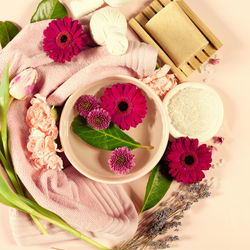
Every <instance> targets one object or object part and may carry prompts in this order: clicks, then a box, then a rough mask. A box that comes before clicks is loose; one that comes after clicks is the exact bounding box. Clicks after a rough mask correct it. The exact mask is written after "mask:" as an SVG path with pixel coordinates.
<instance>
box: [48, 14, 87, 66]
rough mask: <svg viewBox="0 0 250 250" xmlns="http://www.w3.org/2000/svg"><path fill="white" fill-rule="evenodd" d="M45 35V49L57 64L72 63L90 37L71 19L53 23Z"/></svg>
mask: <svg viewBox="0 0 250 250" xmlns="http://www.w3.org/2000/svg"><path fill="white" fill-rule="evenodd" d="M43 34H44V36H45V38H44V40H43V49H44V51H45V52H47V54H48V55H49V57H50V58H52V59H53V60H54V61H55V62H63V63H64V62H65V61H71V58H72V57H73V56H75V55H78V54H79V53H80V52H81V50H82V49H83V47H84V46H86V45H87V41H88V35H87V34H84V33H83V30H82V26H81V24H79V23H78V21H77V20H75V21H72V19H71V18H69V17H64V18H63V20H61V19H60V18H58V19H57V20H53V21H51V22H50V23H49V26H48V27H47V28H46V29H45V30H44V32H43Z"/></svg>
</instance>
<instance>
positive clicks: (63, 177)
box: [0, 21, 157, 245]
mask: <svg viewBox="0 0 250 250" xmlns="http://www.w3.org/2000/svg"><path fill="white" fill-rule="evenodd" d="M48 22H49V21H42V22H38V23H34V24H30V25H28V26H26V27H25V28H24V29H23V30H22V31H21V32H20V33H19V34H18V35H17V36H16V37H15V38H14V39H13V40H12V41H11V42H10V43H9V44H8V45H7V46H6V47H5V48H4V49H3V50H2V51H1V52H0V76H2V73H3V70H4V67H5V65H6V63H7V62H8V61H10V76H12V77H13V76H14V75H16V74H17V73H19V72H21V71H22V70H24V69H26V68H28V67H33V68H35V69H36V70H37V71H38V74H39V79H38V83H37V92H39V93H40V94H42V95H44V96H46V97H47V100H48V102H49V104H51V105H61V104H63V103H64V101H65V100H66V99H67V98H68V97H69V96H70V95H71V94H72V93H73V92H74V91H75V90H77V89H78V88H80V87H82V86H84V85H86V84H91V82H94V81H96V80H100V79H102V78H104V77H107V76H111V75H114V74H126V75H131V76H134V77H143V76H145V75H148V74H151V73H152V72H153V71H154V68H155V65H156V59H157V50H156V49H155V48H154V47H152V46H150V45H146V44H144V43H139V42H130V44H129V49H128V51H127V53H126V54H125V55H123V56H112V55H110V54H109V53H108V52H107V50H106V49H105V48H104V47H96V48H89V49H86V50H85V51H83V52H81V53H80V54H79V55H78V56H77V57H74V58H73V59H72V62H66V63H65V64H60V63H55V62H54V61H52V60H51V59H50V58H49V57H48V56H46V54H45V53H44V52H43V49H42V38H43V30H44V29H45V28H46V26H47V25H48ZM28 105H29V100H26V101H14V102H13V103H12V105H11V107H10V110H9V113H8V127H9V134H10V151H11V155H12V159H13V163H14V167H15V170H16V172H17V174H18V176H19V178H20V179H21V181H22V183H23V184H24V185H25V187H26V188H27V189H28V190H29V192H30V193H31V195H32V196H33V197H34V199H35V200H36V201H37V202H38V203H39V204H40V205H41V206H43V207H45V208H47V209H48V210H51V211H52V212H54V213H56V214H58V215H59V216H61V217H62V218H63V219H64V220H65V221H66V222H67V223H69V224H70V225H71V226H72V227H74V228H76V229H77V230H79V231H81V232H82V233H85V234H87V235H90V234H91V235H92V236H96V237H102V238H107V239H114V240H123V239H127V238H129V237H131V236H132V235H133V234H134V232H135V231H136V229H137V223H138V222H137V213H136V210H135V207H134V205H133V203H132V201H131V200H130V199H129V197H128V196H127V194H126V193H125V191H124V190H123V188H122V187H121V186H119V185H107V184H101V183H98V182H95V181H92V180H90V179H88V178H86V177H85V176H83V175H82V174H80V173H79V172H78V171H77V170H75V169H74V168H73V167H72V166H71V165H70V163H65V164H64V167H65V169H64V170H63V171H61V172H56V171H53V170H49V171H46V172H44V171H37V170H35V169H34V168H33V167H32V166H31V164H30V162H29V160H28V159H27V158H26V143H27V138H28V135H29V130H28V127H27V125H26V122H25V117H26V111H27V107H28ZM11 214H12V215H11V218H12V219H11V225H12V230H13V232H14V237H15V239H16V241H17V242H18V244H20V245H22V244H25V245H29V244H42V243H46V240H47V239H48V238H46V237H44V236H41V237H38V236H39V232H38V231H37V237H34V234H35V231H34V234H32V235H30V237H29V233H27V234H26V233H25V231H26V230H27V232H31V231H32V230H30V229H29V230H28V229H27V227H28V225H30V226H32V224H31V223H28V224H26V225H25V227H26V229H25V230H24V229H23V227H22V223H21V224H20V223H19V224H18V223H15V220H18V215H22V213H19V212H18V213H14V215H13V213H11ZM26 218H27V219H28V216H26ZM17 225H19V226H17ZM59 232H60V230H59ZM52 233H53V232H52ZM55 234H56V233H55ZM62 235H64V234H62ZM63 237H64V236H63ZM59 238H60V237H53V238H50V240H53V239H54V240H55V241H56V240H58V239H59ZM34 239H36V240H35V241H34Z"/></svg>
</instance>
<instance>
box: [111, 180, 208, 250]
mask: <svg viewBox="0 0 250 250" xmlns="http://www.w3.org/2000/svg"><path fill="white" fill-rule="evenodd" d="M211 181H212V179H211V180H210V183H208V181H207V180H205V181H202V182H198V183H195V184H188V185H184V184H180V186H179V188H178V190H177V191H176V192H174V193H172V195H171V196H170V197H169V198H168V199H167V200H166V201H163V202H162V203H160V205H159V206H157V207H156V208H155V209H153V210H151V211H150V212H147V213H144V216H143V218H142V219H141V221H140V223H139V226H138V230H137V232H136V234H135V236H134V237H133V238H132V239H131V240H129V241H126V242H124V243H123V244H121V245H119V246H117V247H116V248H115V249H116V250H125V249H129V250H135V249H166V248H170V247H171V244H172V243H173V242H174V241H177V240H179V237H178V236H177V235H175V234H176V232H178V230H179V227H180V226H181V219H182V218H183V217H184V213H185V211H187V210H189V209H190V208H191V207H192V205H193V204H194V203H195V202H198V201H199V200H201V199H204V198H207V197H209V196H210V195H211V193H210V187H211V185H212V182H211Z"/></svg>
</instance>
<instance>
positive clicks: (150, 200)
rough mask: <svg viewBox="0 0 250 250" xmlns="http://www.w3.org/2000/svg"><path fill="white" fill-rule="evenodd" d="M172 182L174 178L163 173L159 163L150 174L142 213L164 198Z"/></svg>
mask: <svg viewBox="0 0 250 250" xmlns="http://www.w3.org/2000/svg"><path fill="white" fill-rule="evenodd" d="M171 182H172V179H171V178H170V177H169V176H165V175H164V174H163V173H162V165H161V163H159V164H158V165H157V166H156V167H155V168H154V169H153V170H152V172H151V174H150V176H149V179H148V183H147V187H146V193H145V197H144V201H143V204H142V209H141V211H140V214H141V213H143V212H144V211H146V210H148V209H150V208H152V207H154V206H155V205H156V204H157V203H158V202H159V201H160V200H161V199H162V198H163V196H164V195H165V194H166V192H167V191H168V189H169V187H170V184H171Z"/></svg>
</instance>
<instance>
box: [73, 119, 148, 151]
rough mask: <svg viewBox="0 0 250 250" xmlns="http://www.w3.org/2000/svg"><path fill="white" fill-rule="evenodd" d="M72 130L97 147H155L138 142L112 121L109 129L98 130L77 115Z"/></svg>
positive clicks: (107, 148)
mask: <svg viewBox="0 0 250 250" xmlns="http://www.w3.org/2000/svg"><path fill="white" fill-rule="evenodd" d="M72 130H73V132H74V133H75V134H76V135H77V136H79V137H80V138H81V139H82V140H83V141H85V142H87V143H88V144H90V145H92V146H93V147H95V148H100V149H105V150H114V149H115V148H119V147H127V148H129V149H135V148H148V149H152V148H153V147H152V146H144V145H141V144H140V143H139V142H136V141H135V140H134V139H132V138H131V137H129V136H128V135H127V134H125V133H124V132H123V131H122V130H121V129H120V128H118V127H117V126H116V125H115V124H114V123H112V122H111V124H110V126H109V127H108V128H107V129H103V130H96V129H93V128H92V127H90V126H89V125H88V124H87V121H86V119H84V118H83V117H81V116H77V117H76V118H75V119H74V121H73V122H72Z"/></svg>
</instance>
